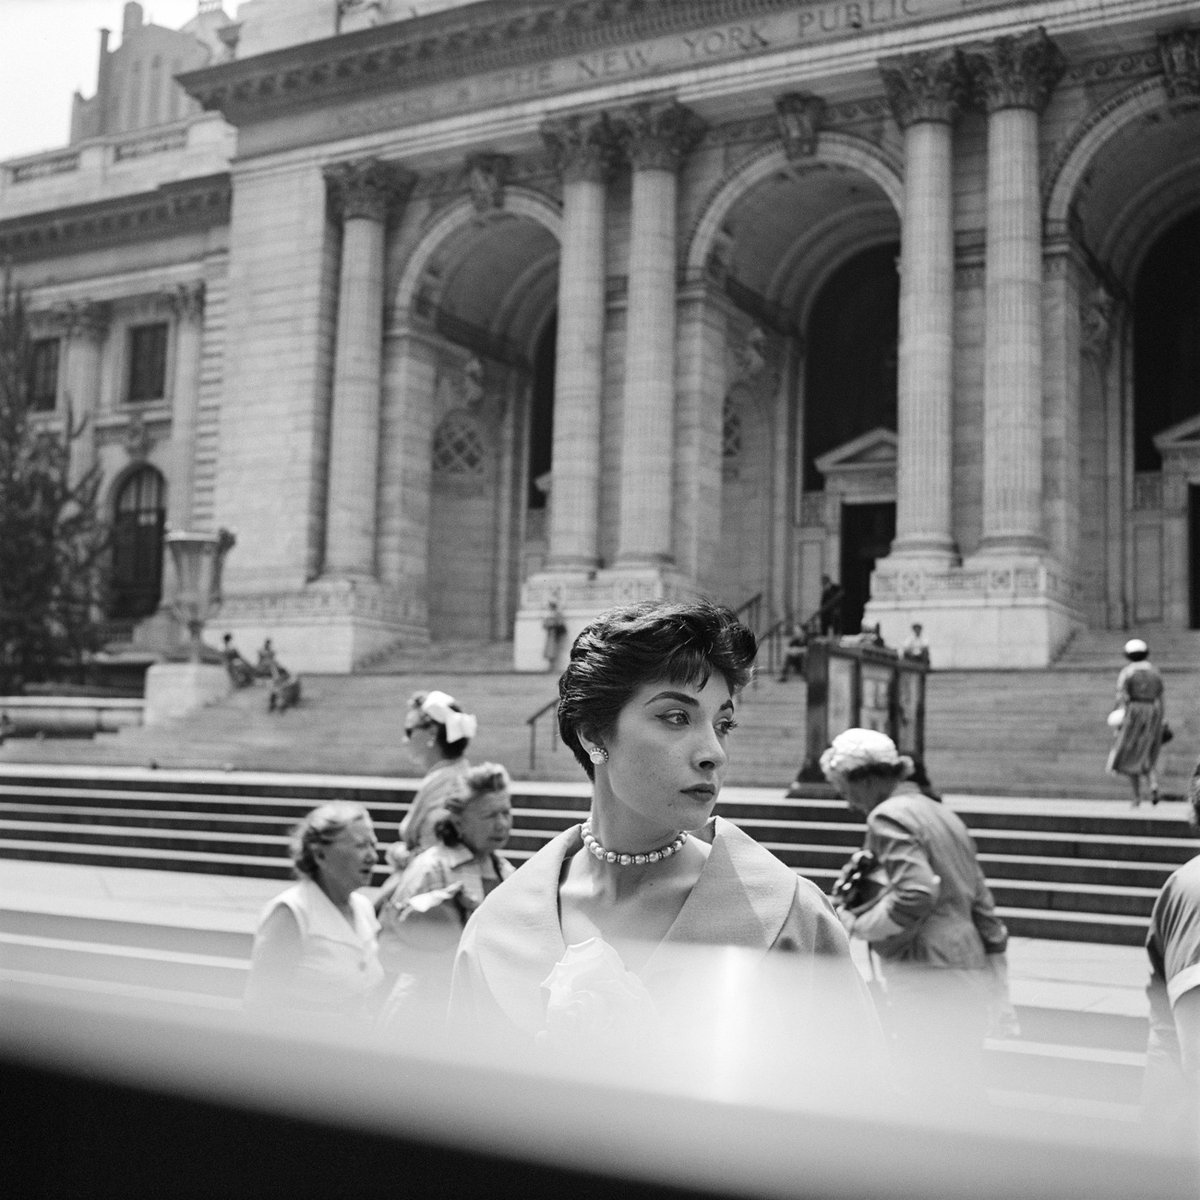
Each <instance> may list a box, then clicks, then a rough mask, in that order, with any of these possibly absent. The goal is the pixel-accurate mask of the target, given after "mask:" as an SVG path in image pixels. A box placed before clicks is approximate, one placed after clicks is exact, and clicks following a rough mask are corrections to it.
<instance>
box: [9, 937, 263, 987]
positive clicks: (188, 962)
mask: <svg viewBox="0 0 1200 1200" xmlns="http://www.w3.org/2000/svg"><path fill="white" fill-rule="evenodd" d="M0 963H2V964H3V970H4V971H5V972H24V973H28V974H41V975H58V976H65V977H68V978H72V979H87V980H90V981H96V982H100V983H106V984H113V985H122V986H128V987H132V988H138V989H156V990H173V991H180V992H189V993H193V994H196V993H199V994H205V995H216V996H224V997H228V998H231V999H232V998H236V997H240V996H241V995H242V993H243V991H244V990H245V986H246V973H247V969H248V967H249V957H248V956H247V957H244V958H243V957H238V958H228V957H224V956H218V955H213V954H198V953H188V952H179V951H171V950H164V949H144V948H142V947H139V946H123V945H112V944H105V943H97V942H90V941H79V940H75V939H68V938H61V937H47V936H40V935H31V934H20V933H0Z"/></svg>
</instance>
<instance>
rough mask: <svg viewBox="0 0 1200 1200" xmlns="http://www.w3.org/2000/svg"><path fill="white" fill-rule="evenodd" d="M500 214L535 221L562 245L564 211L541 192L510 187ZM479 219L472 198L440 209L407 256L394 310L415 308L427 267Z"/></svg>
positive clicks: (398, 283) (400, 310)
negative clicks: (451, 239)
mask: <svg viewBox="0 0 1200 1200" xmlns="http://www.w3.org/2000/svg"><path fill="white" fill-rule="evenodd" d="M497 212H498V213H503V214H508V215H510V216H523V217H528V218H529V219H530V220H533V221H536V222H537V223H538V224H539V225H542V226H544V227H545V229H546V230H547V231H548V232H549V233H550V234H551V235H552V236H553V237H554V239H555V240H556V241H557V242H559V243H560V244H561V242H562V208H561V206H560V205H559V204H558V203H557V202H556V201H554V200H553V199H551V198H550V197H549V196H546V195H545V194H544V193H542V192H538V191H535V190H534V189H532V188H523V187H511V186H510V187H508V188H506V189H505V192H504V207H503V208H502V209H498V210H497ZM479 220H480V216H479V212H478V210H477V209H476V208H475V205H474V202H473V201H472V199H471V197H470V196H462V197H460V198H459V199H458V200H456V201H454V202H453V203H452V204H450V205H448V206H447V207H446V208H444V209H441V210H440V211H439V212H438V213H437V214H436V215H435V216H434V217H433V219H432V220H431V221H430V222H429V224H428V225H427V226H426V228H425V229H424V230H423V231H422V233H421V237H420V240H419V242H418V243H417V246H416V247H415V248H414V249H413V251H412V253H411V254H409V256H408V261H407V262H406V263H405V265H404V269H403V270H402V271H401V273H400V279H399V281H398V282H397V284H396V288H395V291H394V293H393V303H392V311H393V312H394V313H397V314H400V313H407V312H408V311H410V309H411V308H412V305H413V302H414V300H415V299H416V296H417V293H418V290H419V289H420V286H421V280H422V277H423V276H424V274H425V270H426V268H427V267H428V266H429V264H430V262H431V261H432V259H433V258H434V256H435V255H436V254H437V253H438V251H439V250H440V249H441V248H442V246H443V244H444V243H445V241H446V239H447V238H448V237H450V236H451V235H452V234H454V233H455V232H457V231H458V230H459V229H461V228H462V227H463V226H465V225H471V224H475V225H477V224H478V223H479Z"/></svg>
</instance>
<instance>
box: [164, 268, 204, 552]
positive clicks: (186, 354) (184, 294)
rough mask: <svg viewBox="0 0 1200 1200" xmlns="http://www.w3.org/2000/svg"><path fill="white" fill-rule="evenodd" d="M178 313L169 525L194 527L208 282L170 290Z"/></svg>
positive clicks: (173, 310)
mask: <svg viewBox="0 0 1200 1200" xmlns="http://www.w3.org/2000/svg"><path fill="white" fill-rule="evenodd" d="M167 299H168V303H169V304H170V306H171V311H172V312H173V313H174V315H175V374H174V382H173V385H172V388H171V443H172V451H173V453H172V458H173V460H174V470H173V471H172V472H171V479H170V483H169V485H168V491H167V527H168V528H169V529H176V530H179V529H190V528H191V527H192V499H193V492H194V488H193V482H194V478H195V463H196V406H197V403H198V401H199V397H200V341H201V336H202V334H203V332H204V283H203V282H202V281H200V280H197V281H196V282H195V283H181V284H180V285H179V286H178V287H177V288H175V289H174V290H173V291H172V292H170V293H169V295H168V297H167Z"/></svg>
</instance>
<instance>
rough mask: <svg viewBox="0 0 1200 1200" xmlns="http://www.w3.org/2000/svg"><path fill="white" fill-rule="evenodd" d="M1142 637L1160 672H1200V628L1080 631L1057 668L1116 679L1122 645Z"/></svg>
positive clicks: (1148, 627)
mask: <svg viewBox="0 0 1200 1200" xmlns="http://www.w3.org/2000/svg"><path fill="white" fill-rule="evenodd" d="M1134 637H1137V638H1141V639H1142V641H1144V642H1145V643H1146V645H1147V646H1149V647H1150V661H1151V662H1153V663H1154V665H1155V666H1156V667H1159V668H1160V669H1162V670H1171V671H1200V629H1168V628H1166V627H1165V626H1162V625H1141V626H1138V627H1137V628H1136V629H1127V630H1120V629H1081V630H1079V632H1078V633H1076V634H1075V636H1074V637H1073V638H1072V639H1071V640H1070V642H1068V643H1067V645H1066V646H1065V647H1064V648H1063V650H1062V652H1061V653H1060V654H1059V656H1058V660H1057V662H1056V664H1055V665H1056V666H1058V667H1063V668H1067V669H1078V668H1080V667H1088V668H1093V669H1096V670H1102V671H1107V672H1109V674H1111V675H1112V677H1113V679H1114V680H1115V679H1116V677H1117V672H1118V671H1119V670H1120V669H1121V667H1122V666H1124V665H1125V655H1124V646H1125V643H1126V642H1127V641H1128V640H1129V639H1130V638H1134Z"/></svg>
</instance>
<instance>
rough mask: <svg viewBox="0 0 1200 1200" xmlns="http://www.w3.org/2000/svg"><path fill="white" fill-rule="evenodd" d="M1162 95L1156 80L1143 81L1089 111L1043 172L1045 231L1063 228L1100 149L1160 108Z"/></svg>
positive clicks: (1160, 87) (1161, 84) (1163, 96)
mask: <svg viewBox="0 0 1200 1200" xmlns="http://www.w3.org/2000/svg"><path fill="white" fill-rule="evenodd" d="M1165 102H1166V92H1165V90H1164V88H1163V82H1162V80H1161V79H1160V78H1155V79H1146V80H1143V81H1142V82H1141V83H1137V84H1134V85H1133V86H1132V87H1130V88H1128V89H1126V90H1125V91H1123V92H1119V93H1118V94H1117V95H1115V96H1112V97H1110V98H1109V99H1108V100H1107V101H1105V103H1103V104H1101V105H1100V106H1099V107H1098V108H1095V109H1092V110H1091V111H1090V112H1089V113H1088V115H1087V116H1086V117H1085V118H1084V120H1082V121H1081V122H1080V123H1079V126H1078V127H1077V128H1076V130H1075V132H1074V134H1072V136H1071V137H1070V138H1069V139H1068V140H1067V142H1066V144H1065V145H1064V146H1063V148H1062V150H1061V151H1060V152H1059V154H1058V157H1057V159H1056V160H1055V163H1054V166H1053V167H1052V168H1051V169H1050V170H1049V171H1048V172H1047V173H1046V185H1045V188H1044V191H1043V209H1044V212H1045V220H1046V227H1047V229H1051V230H1053V229H1058V228H1063V229H1065V228H1066V223H1067V219H1068V216H1069V213H1070V208H1071V199H1072V197H1073V196H1074V195H1075V193H1076V191H1077V190H1078V188H1079V184H1080V182H1081V181H1082V179H1083V176H1084V174H1085V173H1086V171H1087V169H1088V167H1089V166H1090V164H1091V162H1092V160H1093V159H1094V158H1095V156H1096V154H1097V153H1098V152H1099V150H1100V148H1101V147H1102V146H1103V145H1104V143H1105V142H1107V141H1108V140H1109V138H1111V137H1112V136H1113V135H1114V134H1115V133H1117V132H1118V130H1120V129H1121V128H1122V127H1123V126H1125V125H1127V124H1128V123H1129V122H1130V121H1131V120H1133V119H1134V118H1135V117H1137V116H1140V115H1142V114H1143V113H1146V112H1149V111H1151V110H1152V109H1155V108H1159V107H1161V106H1162V105H1163V104H1164V103H1165Z"/></svg>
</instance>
